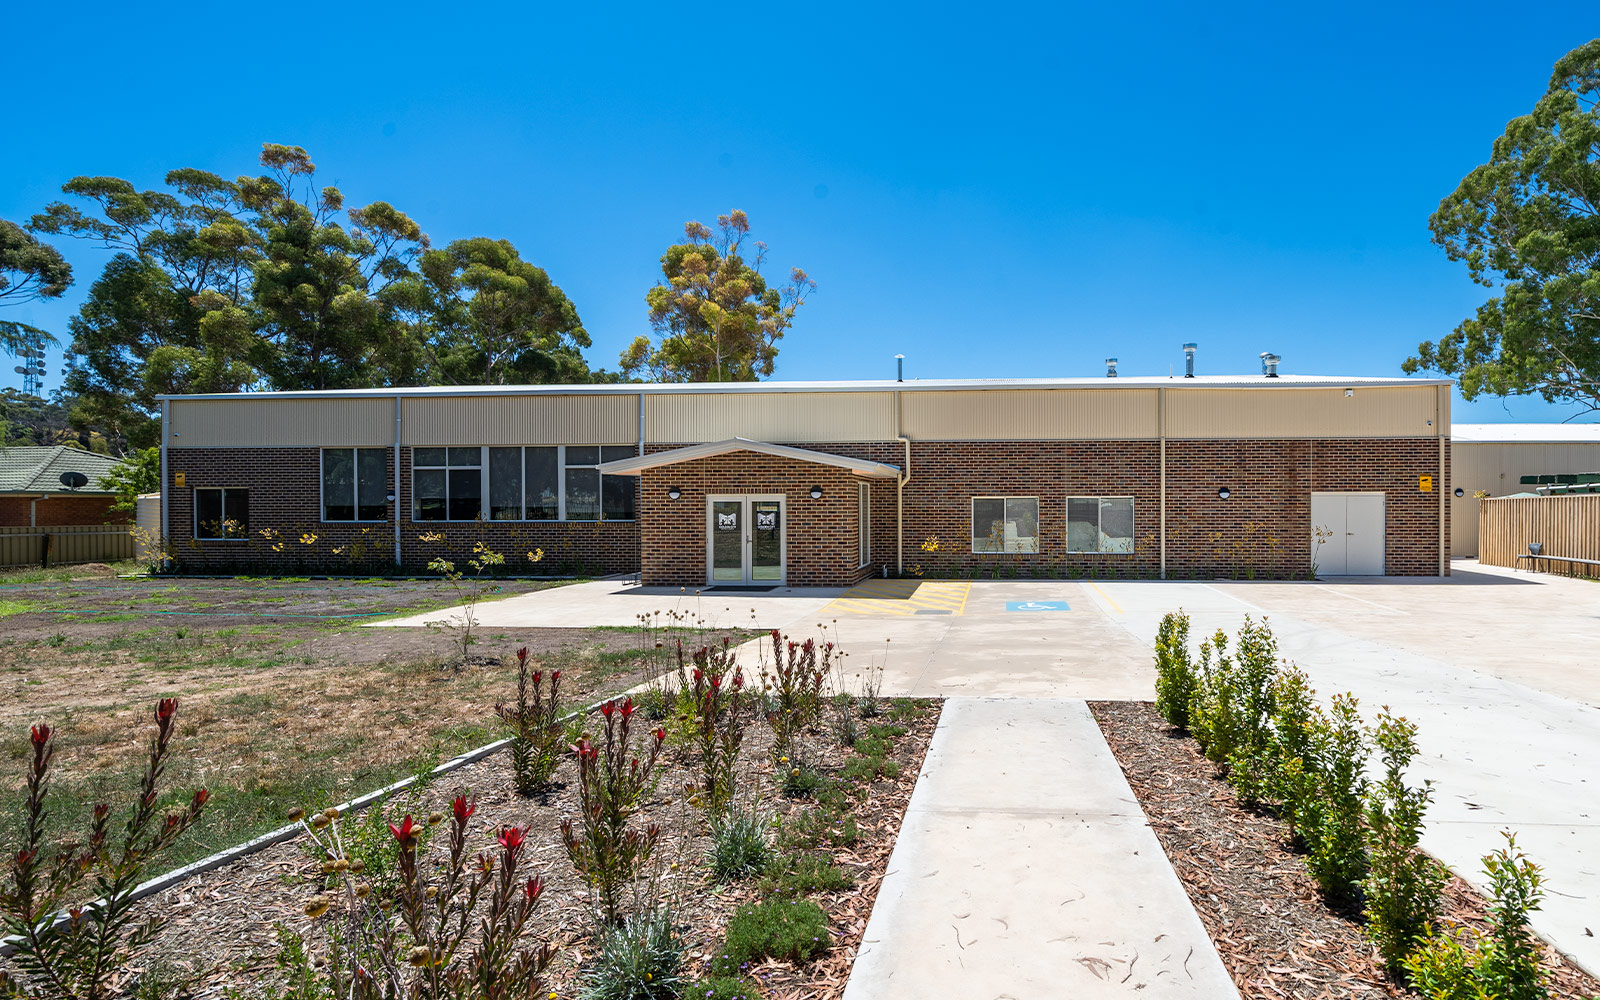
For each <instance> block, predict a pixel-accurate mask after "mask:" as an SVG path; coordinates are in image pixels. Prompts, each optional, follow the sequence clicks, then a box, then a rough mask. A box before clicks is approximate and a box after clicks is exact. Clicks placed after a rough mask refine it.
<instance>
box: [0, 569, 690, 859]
mask: <svg viewBox="0 0 1600 1000" xmlns="http://www.w3.org/2000/svg"><path fill="white" fill-rule="evenodd" d="M537 586H548V584H543V585H541V584H533V583H513V584H508V585H507V592H508V593H510V592H519V591H525V590H527V589H532V588H534V587H537ZM0 596H3V597H4V598H5V599H7V600H10V601H14V602H25V603H26V605H27V606H28V607H29V608H30V610H26V611H22V612H20V613H17V614H13V615H12V616H10V617H9V618H7V619H6V634H7V638H6V639H5V640H4V641H0V755H3V756H4V758H5V759H6V760H7V761H10V762H11V766H10V767H9V768H7V769H6V770H5V771H4V772H3V773H0V786H3V787H5V788H8V789H13V790H14V789H16V788H18V787H20V785H21V782H22V778H23V761H24V759H25V758H26V756H27V754H28V752H29V750H28V740H27V731H28V726H29V725H31V724H32V723H34V722H37V721H41V720H45V721H49V722H50V723H51V724H53V725H56V726H57V727H59V732H60V736H59V738H58V756H57V766H56V769H55V782H54V795H55V797H56V800H57V801H56V806H55V809H54V813H55V820H56V822H57V823H58V824H61V825H65V826H69V827H70V826H74V825H76V824H77V822H78V821H79V820H80V819H81V817H82V816H84V815H85V814H86V812H87V810H88V809H89V808H90V807H91V806H92V804H93V803H94V802H96V801H99V800H102V799H107V798H109V799H111V800H112V801H117V797H118V795H121V794H125V793H126V789H127V788H128V787H129V786H130V785H131V782H132V777H133V774H134V772H135V770H136V769H137V767H138V766H139V760H140V759H141V757H142V755H143V752H144V746H145V741H146V740H147V739H148V738H149V730H150V726H149V724H148V715H147V713H148V712H149V710H150V706H151V705H152V704H153V703H154V702H155V700H156V699H158V698H162V697H178V698H179V699H180V700H181V702H182V713H181V714H182V722H181V728H180V732H179V738H180V741H181V746H182V753H181V755H179V757H178V758H177V759H176V760H175V761H174V762H173V766H172V770H171V771H170V773H169V776H168V780H167V783H166V787H167V788H169V789H171V790H172V791H173V793H174V794H182V795H185V796H187V795H188V794H189V793H190V792H191V791H192V790H193V789H194V788H197V787H200V786H202V785H203V786H205V787H208V788H210V789H211V791H212V803H213V804H212V806H211V807H210V808H209V809H208V811H207V816H206V818H205V820H204V821H203V822H202V824H201V825H200V826H199V827H198V828H196V829H195V830H194V832H193V835H192V836H191V837H187V838H185V840H184V842H183V844H182V846H181V850H180V851H179V852H178V853H176V854H174V855H173V856H171V857H169V858H167V859H165V861H166V863H167V864H168V865H169V866H176V865H179V864H183V863H185V862H186V861H188V860H193V859H194V858H197V857H201V856H204V855H205V854H208V853H211V852H212V851H215V850H220V849H222V848H224V847H227V846H230V845H232V844H235V843H238V842H240V841H242V840H245V839H248V838H249V837H251V836H254V835H256V834H258V833H261V832H264V831H265V830H268V829H271V828H273V827H275V826H277V825H278V824H279V823H280V822H281V818H282V816H283V814H284V812H285V811H286V810H287V808H288V807H289V806H290V805H293V804H300V803H309V802H318V801H327V802H332V801H337V800H340V799H343V798H346V797H349V796H351V795H356V794H360V793H361V792H364V791H368V790H371V789H373V788H376V787H379V786H381V785H384V784H386V783H388V782H390V781H393V780H396V779H398V778H401V777H404V776H406V775H407V774H411V773H415V772H416V771H418V770H421V769H424V768H427V767H431V766H433V765H434V764H435V763H437V762H439V761H440V760H443V759H448V758H449V757H451V756H453V755H455V754H457V753H460V752H461V751H464V750H467V749H470V748H471V747H474V746H478V745H481V744H482V743H485V742H488V741H489V740H490V739H493V738H496V737H497V736H498V735H499V733H498V732H496V731H495V730H494V729H493V728H492V719H493V715H492V708H493V705H494V703H495V701H497V700H499V699H503V698H506V697H509V696H510V695H511V693H512V692H513V690H514V685H515V661H514V656H513V654H514V651H515V650H516V649H517V647H519V646H523V645H526V646H528V647H530V648H531V649H533V650H534V652H535V655H536V656H537V657H538V658H539V659H540V660H541V661H543V662H544V663H545V664H547V665H548V666H549V667H552V668H559V669H561V670H562V671H563V675H562V680H563V688H564V690H563V694H564V698H565V700H566V701H567V703H568V704H570V705H572V706H573V707H578V706H579V705H581V704H584V703H587V702H589V701H592V700H594V699H596V698H599V697H603V696H605V695H607V694H611V693H614V692H616V691H619V690H622V689H624V688H626V687H629V686H631V685H632V684H634V683H637V682H638V681H639V680H640V679H641V678H642V676H643V672H644V671H645V670H646V669H647V668H648V666H649V662H650V661H652V660H653V659H654V656H655V650H654V644H653V641H652V642H650V643H648V644H645V643H642V642H641V640H640V637H639V636H638V635H636V634H635V633H634V632H632V631H630V630H618V629H484V630H481V639H480V642H479V644H478V645H476V646H474V647H473V649H474V662H473V663H471V664H468V665H461V664H459V663H458V662H455V661H454V660H453V656H454V655H458V654H453V653H452V650H453V649H454V648H455V647H454V639H453V637H451V636H450V635H447V634H441V633H438V632H434V631H431V630H428V629H369V628H361V627H359V622H361V621H363V620H370V619H360V618H351V619H318V618H297V617H294V616H295V615H299V614H326V613H337V614H368V613H371V612H373V611H382V612H385V613H396V614H398V613H403V612H415V611H421V610H427V609H429V608H435V607H439V606H441V605H443V604H445V603H446V602H447V600H448V598H449V596H450V594H449V591H448V589H447V588H446V587H444V586H443V585H441V584H438V583H433V582H396V581H369V582H354V581H337V582H335V581H323V582H313V581H259V580H256V581H215V580H205V581H198V580H195V581H182V580H179V581H173V580H145V581H129V580H101V581H93V582H85V581H76V582H72V583H62V582H60V581H40V582H38V583H37V584H32V585H22V586H10V587H7V588H6V589H5V592H4V594H3V595H0ZM34 609H54V610H53V611H47V610H34ZM134 609H138V610H134ZM152 609H162V610H166V611H168V612H169V613H168V614H166V615H155V614H149V613H148V612H149V611H150V610H152ZM213 615H214V617H213ZM228 615H231V616H233V617H224V616H228ZM718 634H719V635H720V634H721V633H718ZM645 645H647V646H648V649H647V650H643V651H642V650H641V648H640V647H641V646H645ZM502 661H503V662H502ZM15 822H16V818H15V816H7V817H6V818H5V819H4V820H0V831H3V833H0V837H3V838H4V841H9V840H10V839H12V838H13V837H14V836H15V830H14V829H13V826H14V824H15Z"/></svg>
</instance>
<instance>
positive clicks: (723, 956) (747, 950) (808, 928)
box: [711, 897, 833, 976]
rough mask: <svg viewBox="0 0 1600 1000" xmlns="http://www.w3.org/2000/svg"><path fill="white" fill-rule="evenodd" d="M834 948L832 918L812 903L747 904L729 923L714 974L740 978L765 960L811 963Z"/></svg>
mask: <svg viewBox="0 0 1600 1000" xmlns="http://www.w3.org/2000/svg"><path fill="white" fill-rule="evenodd" d="M832 946H833V939H832V937H830V936H829V934H828V917H827V915H826V914H825V913H823V912H822V907H820V906H818V905H817V904H816V903H814V902H812V901H811V900H809V899H785V898H777V897H774V898H772V899H768V900H764V901H762V902H760V903H746V904H745V905H743V906H741V907H739V909H738V910H736V911H734V914H733V918H732V919H731V920H729V921H728V936H727V938H726V939H725V940H724V941H723V945H722V951H721V952H720V953H719V954H718V956H717V958H716V959H715V960H714V961H713V962H712V963H711V964H712V973H713V974H714V975H717V976H737V975H739V974H740V973H741V972H742V971H743V969H744V968H745V967H746V966H748V965H750V964H753V963H755V962H759V961H761V960H762V959H764V958H781V959H785V960H787V961H790V962H796V963H803V962H809V961H810V960H811V959H813V958H815V957H816V956H818V955H821V954H822V953H823V952H825V951H827V950H828V949H829V948H831V947H832Z"/></svg>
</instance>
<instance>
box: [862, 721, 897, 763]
mask: <svg viewBox="0 0 1600 1000" xmlns="http://www.w3.org/2000/svg"><path fill="white" fill-rule="evenodd" d="M872 728H873V729H878V728H880V727H878V726H873V727H872ZM893 746H894V745H893V744H892V743H890V742H889V741H888V740H887V739H885V738H884V737H882V736H862V737H860V738H859V739H857V740H856V744H855V751H856V753H858V754H860V755H861V756H863V757H883V756H887V755H888V753H889V751H890V750H891V749H893Z"/></svg>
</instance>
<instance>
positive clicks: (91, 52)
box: [0, 2, 1600, 422]
mask: <svg viewBox="0 0 1600 1000" xmlns="http://www.w3.org/2000/svg"><path fill="white" fill-rule="evenodd" d="M156 9H157V8H153V7H148V6H147V7H146V8H145V10H136V9H132V8H131V7H130V6H117V7H111V6H106V7H97V6H96V5H94V4H84V5H76V6H74V7H72V8H71V16H70V18H69V17H68V16H67V14H66V8H56V7H51V6H49V5H29V6H25V7H21V8H18V9H15V10H12V11H9V12H8V13H7V15H6V24H7V28H8V30H7V34H8V35H9V36H10V37H11V39H13V43H12V44H10V45H8V46H7V48H8V49H9V50H10V51H9V52H8V60H9V61H10V67H9V71H8V74H7V75H8V76H9V77H10V78H11V79H12V80H13V81H24V82H26V84H27V90H28V94H27V97H26V99H25V100H24V101H22V102H14V104H13V109H12V114H11V116H10V124H9V126H8V132H7V134H6V139H5V146H6V147H7V151H6V152H7V155H4V156H0V216H3V217H5V218H9V219H13V220H22V219H25V218H26V217H27V216H29V215H31V214H32V213H34V212H36V211H38V210H39V209H41V208H42V207H43V206H44V205H45V204H46V203H47V202H48V201H50V200H52V199H53V198H55V197H57V196H58V191H59V187H60V185H61V183H62V182H63V181H65V180H67V179H68V178H69V177H72V176H74V175H78V174H107V175H115V176H121V177H125V178H128V179H129V180H132V181H133V182H134V183H135V184H137V185H139V186H140V187H157V186H159V185H160V183H161V178H162V176H163V175H164V173H165V172H166V171H167V170H169V169H172V168H175V167H180V166H192V167H201V168H205V169H208V170H213V171H216V172H218V173H221V174H223V175H224V176H229V177H233V176H237V175H240V174H246V173H252V172H255V168H256V164H255V159H254V157H255V154H256V152H257V151H258V150H259V148H260V144H261V143H262V142H265V141H271V142H283V143H292V144H297V145H301V146H304V147H305V148H306V149H307V150H308V151H310V153H311V154H312V156H313V158H314V159H315V161H316V162H317V164H318V167H319V175H318V176H319V179H320V180H321V181H322V182H323V183H335V184H338V185H339V186H340V187H341V188H342V189H343V190H344V192H345V194H346V198H347V201H348V202H349V203H351V204H365V203H367V202H369V201H373V200H378V199H382V200H386V201H389V202H391V203H393V204H395V205H396V206H397V207H399V208H400V209H401V210H402V211H405V212H407V213H408V214H410V215H412V216H413V217H414V218H416V219H417V220H418V221H419V222H420V223H421V224H422V226H423V228H424V230H425V231H427V233H428V234H429V235H430V237H431V238H432V239H433V241H434V242H435V243H436V244H443V243H445V242H448V241H449V240H452V239H456V238H460V237H464V236H476V235H486V236H492V237H496V238H505V239H510V240H511V241H512V242H513V243H515V244H516V245H517V247H518V248H519V249H520V250H521V252H522V254H523V256H524V257H526V258H527V259H529V260H531V261H533V262H535V263H537V264H539V265H540V266H542V267H544V268H545V269H546V270H547V271H548V272H549V273H550V275H551V276H552V278H553V279H554V280H555V281H556V282H557V283H558V284H559V285H561V286H562V288H563V289H564V290H565V291H566V292H567V294H568V295H569V296H570V297H571V298H572V299H573V300H574V302H575V303H576V304H577V306H578V309H579V312H580V314H581V315H582V317H583V319H584V322H585V325H586V327H587V328H588V330H589V332H590V335H591V336H592V337H593V340H594V347H593V349H592V350H591V351H590V352H589V359H590V363H591V364H592V365H595V366H597V367H598V366H601V365H604V366H608V367H615V364H616V355H617V353H618V352H619V351H620V350H621V349H622V348H623V347H624V346H625V345H626V344H627V343H628V342H629V341H630V340H631V339H632V338H633V337H635V336H636V335H638V334H640V333H646V332H648V323H647V321H646V316H645V307H644V293H645V289H646V288H647V287H648V286H649V285H650V284H651V283H652V282H653V280H654V279H655V276H656V274H657V273H658V272H657V258H658V257H659V256H660V253H661V251H662V249H664V248H665V247H666V246H667V245H668V244H669V243H671V242H675V241H676V240H677V239H678V238H679V237H680V236H681V234H682V224H683V222H684V221H685V220H688V219H700V220H703V221H705V222H707V223H710V222H712V221H713V219H714V217H715V216H716V215H717V214H718V213H719V212H726V211H728V210H729V209H731V208H742V209H744V210H745V211H747V212H748V213H749V214H750V218H751V221H752V224H753V228H754V235H755V236H756V237H758V238H760V239H763V240H765V241H766V242H767V243H768V244H770V246H771V248H772V249H771V256H770V258H769V262H768V263H769V269H770V270H769V273H771V274H775V275H777V276H780V277H781V276H782V275H784V274H786V273H787V269H788V268H789V267H790V266H791V265H799V266H801V267H804V268H805V269H806V270H807V271H809V272H810V273H811V274H812V276H813V277H814V278H815V279H816V281H817V283H818V285H819V287H818V290H817V292H816V294H815V295H814V296H813V297H812V298H811V300H810V301H809V302H808V303H807V305H806V306H805V307H804V309H803V310H802V311H801V315H800V317H799V320H798V323H797V324H796V327H795V328H794V330H793V331H792V333H791V334H790V336H789V337H788V338H787V339H786V340H785V341H784V344H783V348H782V351H781V353H780V355H779V359H778V374H777V377H778V378H785V379H814V378H815V379H823V378H877V377H891V376H892V374H893V371H894V361H893V356H894V355H895V354H896V353H903V354H905V355H907V362H906V365H907V368H906V373H907V376H908V377H922V378H937V377H966V376H997V377H1004V376H1043V375H1060V376H1072V375H1098V374H1101V373H1103V371H1104V367H1103V364H1102V359H1103V358H1105V357H1107V356H1108V355H1114V356H1116V357H1118V358H1120V359H1121V366H1120V367H1121V370H1122V371H1123V372H1124V373H1125V374H1156V373H1165V372H1167V371H1168V370H1169V368H1170V367H1173V366H1177V367H1179V368H1180V369H1181V365H1182V354H1181V352H1180V350H1179V345H1180V344H1181V343H1182V342H1184V341H1186V340H1194V341H1197V342H1198V343H1199V345H1200V353H1199V370H1200V371H1201V372H1203V373H1208V374H1235V373H1243V372H1252V371H1255V370H1256V369H1257V365H1258V363H1257V361H1256V355H1257V354H1259V353H1260V352H1261V351H1263V350H1272V351H1275V352H1276V353H1278V354H1280V355H1282V356H1283V358H1284V365H1283V370H1285V371H1288V372H1297V373H1323V374H1350V375H1356V374H1360V375H1395V374H1399V373H1400V372H1399V365H1400V362H1401V361H1402V360H1403V359H1404V358H1405V357H1406V356H1407V355H1408V354H1409V353H1410V352H1411V351H1412V350H1414V348H1415V346H1416V344H1417V343H1418V342H1419V341H1421V340H1425V339H1434V338H1437V337H1439V336H1441V335H1443V334H1445V333H1448V332H1449V331H1450V330H1451V329H1452V328H1453V327H1454V326H1455V324H1456V323H1458V322H1459V321H1460V320H1461V319H1462V318H1464V317H1466V316H1468V315H1470V314H1471V312H1472V310H1473V309H1474V308H1475V307H1476V305H1477V304H1478V303H1479V302H1481V301H1482V299H1483V298H1484V297H1485V296H1486V295H1488V294H1490V293H1489V292H1488V291H1487V290H1485V289H1483V288H1481V287H1479V286H1475V285H1473V284H1472V283H1471V282H1470V281H1469V280H1468V278H1467V275H1466V272H1465V269H1464V268H1462V267H1461V266H1460V265H1458V264H1453V263H1451V262H1450V261H1448V260H1446V259H1445V256H1444V254H1443V252H1442V251H1441V250H1439V249H1438V248H1437V247H1435V246H1433V245H1432V243H1430V242H1429V234H1428V230H1427V219H1428V215H1429V213H1430V212H1431V211H1432V210H1433V208H1434V207H1435V206H1436V205H1437V204H1438V202H1439V199H1440V198H1442V197H1444V196H1445V195H1446V194H1448V193H1449V192H1450V191H1451V190H1452V189H1453V188H1454V186H1455V184H1456V183H1457V181H1458V180H1459V179H1460V178H1461V177H1462V175H1464V174H1465V173H1466V172H1467V171H1469V170H1470V169H1471V168H1472V167H1473V166H1475V165H1477V164H1478V163H1480V162H1482V161H1483V160H1484V159H1485V158H1486V156H1487V154H1488V150H1489V146H1490V143H1491V142H1492V140H1493V139H1494V138H1495V137H1496V136H1498V135H1499V134H1500V132H1501V130H1502V129H1503V127H1504V125H1505V123H1506V121H1507V120H1508V119H1510V118H1512V117H1514V116H1516V115H1519V114H1522V113H1525V112H1526V111H1527V110H1529V109H1530V108H1531V107H1532V106H1533V103H1534V102H1535V101H1536V100H1537V99H1538V97H1539V96H1540V94H1542V93H1543V90H1544V87H1545V84H1546V82H1547V81H1548V79H1549V74H1550V68H1551V66H1552V64H1553V63H1554V62H1555V61H1556V60H1557V59H1558V58H1559V57H1560V56H1561V55H1562V54H1564V53H1565V52H1566V51H1568V50H1569V49H1571V48H1573V47H1575V46H1577V45H1579V44H1581V43H1582V42H1584V41H1587V40H1588V39H1589V38H1591V37H1593V36H1594V35H1595V34H1596V33H1597V32H1600V19H1596V18H1595V17H1594V7H1593V4H1592V2H1589V3H1581V4H1580V3H1531V4H1524V5H1520V6H1518V7H1517V8H1515V10H1508V9H1507V8H1506V7H1505V6H1504V4H1494V5H1491V4H1487V3H1471V4H1444V3H1440V4H1428V5H1414V4H1395V3H1383V4H1347V5H1289V4H1271V5H1259V6H1255V5H1231V6H1227V5H1224V6H1217V5H1199V4H1179V3H1143V4H1141V3H1131V4H1130V3H1124V4H1096V5H1093V6H1073V5H1049V6H1043V5H1041V6H1036V7H1028V6H1025V5H997V6H988V5H970V4H960V5H939V4H921V5H916V6H911V5H906V6H904V7H897V8H878V7H873V6H871V5H863V4H844V5H827V4H820V5H819V4H808V5H803V6H801V7H797V8H791V7H787V6H782V5H780V6H772V5H767V4H745V5H736V6H734V7H726V6H715V5H714V6H711V7H700V8H693V7H691V8H682V7H673V6H671V5H660V4H654V5H648V6H631V5H626V4H588V5H582V4H563V5H544V4H531V5H528V4H524V5H517V6H516V7H514V8H513V7H507V8H499V9H495V8H490V7H488V6H482V7H479V6H473V5H462V6H460V7H458V8H453V9H450V10H445V11H441V9H440V8H438V7H437V6H436V5H428V6H422V5H420V4H407V3H404V2H400V3H392V4H388V5H384V6H382V7H378V6H376V5H375V6H373V7H371V8H370V9H359V8H358V7H356V6H354V5H351V6H341V7H340V8H339V9H338V10H337V11H333V10H332V9H331V8H322V7H310V6H306V7H303V8H301V9H300V10H299V11H298V12H297V11H296V10H295V9H294V8H293V5H288V6H282V7H275V8H271V9H265V8H253V7H248V6H239V5H227V6H224V7H220V8H217V10H216V11H215V12H207V13H205V14H203V15H202V14H198V13H194V12H183V11H177V10H176V9H175V8H171V7H163V8H160V13H149V12H147V11H151V10H156ZM675 15H678V16H675ZM18 39H28V40H32V41H29V42H28V43H27V44H22V45H18V44H16V43H15V40H18ZM45 40H48V42H46V41H45ZM36 42H37V44H36ZM63 250H64V251H65V252H67V253H68V254H69V256H70V258H71V260H72V262H73V264H74V266H75V267H76V269H77V273H78V282H79V283H78V285H77V287H75V288H74V289H73V290H72V291H71V292H69V293H68V295H67V297H66V299H65V300H63V301H62V302H60V303H51V304H38V305H33V306H27V307H23V308H20V309H11V310H8V318H16V319H21V320H23V321H26V322H32V323H35V324H36V325H40V326H43V327H45V328H47V329H51V330H52V331H54V332H57V333H58V334H60V335H63V339H65V337H64V334H65V329H66V318H67V316H69V315H70V314H71V313H72V311H73V310H74V309H75V308H76V305H77V304H78V302H80V301H81V298H82V295H83V293H84V292H85V291H86V290H87V287H88V285H89V283H90V282H91V281H92V280H93V279H94V277H95V276H96V275H97V274H98V273H99V269H100V267H101V266H102V265H103V263H104V260H105V255H104V254H103V253H102V252H100V251H95V250H92V249H90V248H87V247H84V246H82V245H77V244H72V245H68V246H64V247H63ZM6 367H7V368H9V367H10V365H9V364H8V365H7V366H6ZM50 367H51V375H50V377H49V379H48V380H47V383H46V384H47V386H48V387H53V386H54V385H56V384H57V380H58V374H59V369H60V358H59V357H55V358H52V359H51V363H50ZM19 378H20V376H15V375H10V374H9V373H7V379H8V380H9V381H0V384H10V385H15V384H16V383H17V381H18V380H19ZM1570 412H1571V411H1567V410H1561V409H1558V408H1553V407H1549V406H1546V405H1544V404H1543V403H1541V402H1538V401H1535V400H1527V401H1509V402H1504V403H1503V402H1501V401H1499V400H1481V401H1479V402H1478V403H1475V404H1465V403H1460V402H1458V404H1457V406H1456V409H1455V419H1456V420H1457V421H1458V422H1465V421H1500V420H1552V419H1553V420H1560V419H1565V418H1566V417H1567V416H1569V415H1570Z"/></svg>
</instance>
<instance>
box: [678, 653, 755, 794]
mask: <svg viewBox="0 0 1600 1000" xmlns="http://www.w3.org/2000/svg"><path fill="white" fill-rule="evenodd" d="M692 677H693V686H692V687H691V689H690V690H691V691H692V692H693V694H694V707H695V733H696V735H697V736H698V743H699V750H700V769H701V773H702V774H703V775H704V777H703V779H702V782H703V783H702V785H701V787H700V789H699V799H700V802H701V804H702V805H704V806H705V807H706V808H707V809H708V810H709V811H711V812H712V813H720V812H721V811H722V810H723V809H724V808H725V807H726V806H727V805H728V803H729V802H731V801H732V800H733V790H734V784H735V781H736V779H737V776H738V767H737V765H738V758H739V746H740V744H741V743H742V742H743V741H744V723H743V719H742V718H741V715H742V711H741V710H742V709H743V707H744V697H745V691H744V671H743V670H741V669H740V668H739V665H738V664H737V663H736V662H734V653H733V652H732V650H730V649H729V648H728V640H726V639H724V640H723V641H722V645H721V646H720V647H718V646H702V647H701V648H700V649H698V650H696V651H695V653H694V668H693V673H692Z"/></svg>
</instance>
